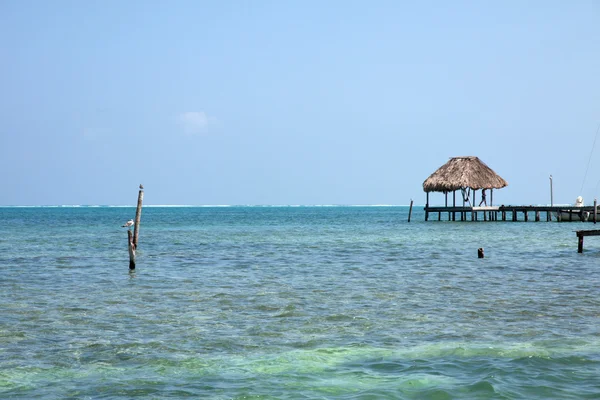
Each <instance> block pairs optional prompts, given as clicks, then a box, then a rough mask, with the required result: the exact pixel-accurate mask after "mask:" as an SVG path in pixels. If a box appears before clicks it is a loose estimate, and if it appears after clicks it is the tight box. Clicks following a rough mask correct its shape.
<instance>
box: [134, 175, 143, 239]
mask: <svg viewBox="0 0 600 400" xmlns="http://www.w3.org/2000/svg"><path fill="white" fill-rule="evenodd" d="M143 200H144V185H142V184H140V192H139V194H138V201H137V209H136V210H135V225H134V226H133V246H134V250H135V249H137V247H138V235H139V234H140V219H141V218H142V201H143Z"/></svg>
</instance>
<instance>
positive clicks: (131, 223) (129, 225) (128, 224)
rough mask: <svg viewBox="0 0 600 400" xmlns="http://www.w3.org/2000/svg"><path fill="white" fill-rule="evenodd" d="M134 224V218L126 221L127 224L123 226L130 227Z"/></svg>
mask: <svg viewBox="0 0 600 400" xmlns="http://www.w3.org/2000/svg"><path fill="white" fill-rule="evenodd" d="M132 226H133V220H132V219H130V220H129V221H127V222H125V225H122V226H121V227H122V228H130V229H131V227H132Z"/></svg>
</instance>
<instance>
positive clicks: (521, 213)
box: [424, 205, 598, 223]
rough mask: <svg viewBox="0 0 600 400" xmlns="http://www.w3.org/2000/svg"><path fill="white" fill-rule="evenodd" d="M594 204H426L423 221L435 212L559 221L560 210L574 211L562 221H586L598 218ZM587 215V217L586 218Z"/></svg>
mask: <svg viewBox="0 0 600 400" xmlns="http://www.w3.org/2000/svg"><path fill="white" fill-rule="evenodd" d="M595 209H596V208H595V207H594V206H585V207H572V206H533V205H529V206H511V205H508V206H505V205H501V206H486V207H468V206H463V207H454V206H429V205H426V206H425V208H424V210H425V221H429V219H430V218H431V217H432V216H435V215H436V214H437V220H438V221H515V222H516V221H525V222H528V221H530V220H531V221H535V222H539V221H542V220H545V221H552V220H555V221H556V220H558V221H561V217H560V211H574V212H571V213H569V219H562V221H586V220H587V221H588V222H594V223H596V221H597V220H598V211H596V212H594V210H595ZM586 216H587V218H586Z"/></svg>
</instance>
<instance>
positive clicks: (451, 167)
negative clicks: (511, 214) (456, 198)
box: [423, 156, 508, 192]
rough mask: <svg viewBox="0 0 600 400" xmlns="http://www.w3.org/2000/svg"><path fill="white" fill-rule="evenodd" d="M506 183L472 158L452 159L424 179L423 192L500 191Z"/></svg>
mask: <svg viewBox="0 0 600 400" xmlns="http://www.w3.org/2000/svg"><path fill="white" fill-rule="evenodd" d="M505 186H508V182H506V181H505V180H504V179H502V178H501V177H500V176H499V175H498V174H496V173H495V172H494V171H493V170H492V169H491V168H490V167H488V166H487V165H485V163H484V162H483V161H481V160H480V159H479V158H477V157H474V156H467V157H453V158H451V159H450V161H448V162H447V163H446V164H444V165H442V166H441V167H440V168H439V169H438V170H437V171H435V172H434V173H433V174H431V175H430V176H429V178H427V179H425V182H423V190H424V191H425V192H453V191H455V190H459V189H466V188H471V189H473V190H477V189H501V188H503V187H505Z"/></svg>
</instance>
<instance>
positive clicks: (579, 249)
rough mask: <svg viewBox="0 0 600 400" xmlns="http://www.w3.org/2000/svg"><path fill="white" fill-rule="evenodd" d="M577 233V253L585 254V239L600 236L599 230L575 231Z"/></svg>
mask: <svg viewBox="0 0 600 400" xmlns="http://www.w3.org/2000/svg"><path fill="white" fill-rule="evenodd" d="M575 233H576V234H577V252H578V253H583V238H584V237H585V236H600V230H598V229H591V230H582V231H575Z"/></svg>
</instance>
